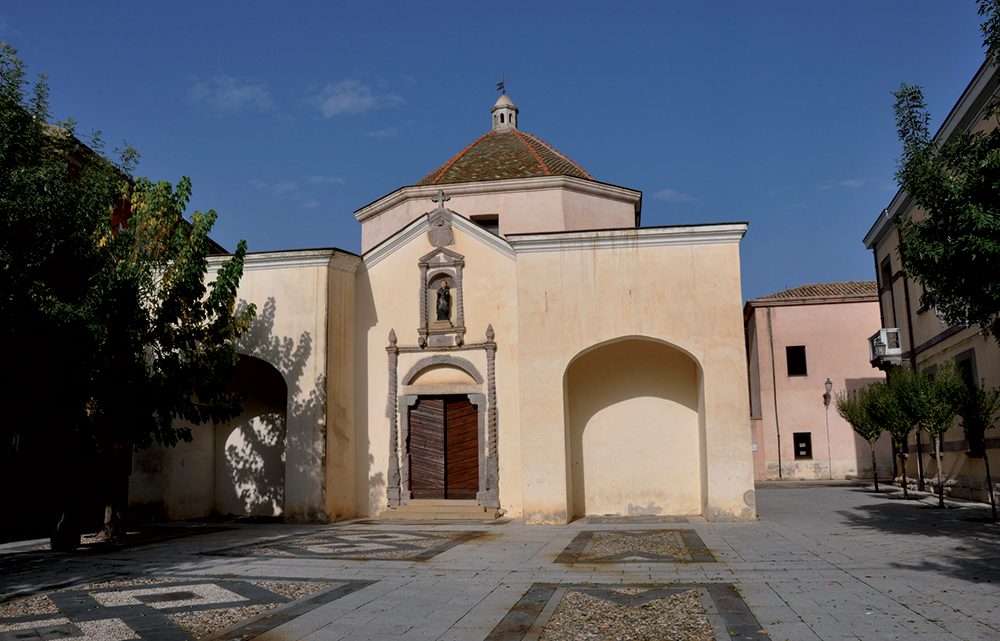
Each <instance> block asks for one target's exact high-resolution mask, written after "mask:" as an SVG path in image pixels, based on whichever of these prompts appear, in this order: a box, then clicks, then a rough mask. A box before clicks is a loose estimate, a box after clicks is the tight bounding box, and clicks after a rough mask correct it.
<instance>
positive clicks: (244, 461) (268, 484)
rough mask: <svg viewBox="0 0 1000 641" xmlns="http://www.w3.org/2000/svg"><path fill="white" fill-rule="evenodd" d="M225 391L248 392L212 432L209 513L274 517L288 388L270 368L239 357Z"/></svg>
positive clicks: (281, 482)
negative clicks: (212, 477) (212, 476)
mask: <svg viewBox="0 0 1000 641" xmlns="http://www.w3.org/2000/svg"><path fill="white" fill-rule="evenodd" d="M230 388H231V389H233V390H235V391H246V392H248V393H249V398H248V399H247V402H246V404H245V405H244V407H243V413H242V414H240V415H239V416H237V417H236V418H234V419H233V420H232V421H230V422H229V423H226V424H224V425H218V426H217V427H216V430H215V480H214V482H215V504H214V506H213V512H215V513H218V514H236V515H239V516H280V515H281V514H282V512H283V510H284V500H285V418H286V410H287V406H288V386H287V384H286V383H285V379H284V377H283V376H282V375H281V373H280V372H279V371H278V370H277V369H275V368H274V366H273V365H271V364H270V363H268V362H267V361H264V360H261V359H259V358H254V357H253V356H247V355H242V354H241V355H240V361H239V364H238V365H237V368H236V373H235V374H234V375H233V380H232V383H231V384H230Z"/></svg>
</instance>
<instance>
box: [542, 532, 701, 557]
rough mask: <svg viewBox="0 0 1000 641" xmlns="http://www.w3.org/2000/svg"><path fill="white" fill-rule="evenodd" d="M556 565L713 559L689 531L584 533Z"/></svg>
mask: <svg viewBox="0 0 1000 641" xmlns="http://www.w3.org/2000/svg"><path fill="white" fill-rule="evenodd" d="M555 562H556V563H714V562H715V557H713V556H712V553H711V552H709V551H708V548H707V547H705V543H704V542H703V541H702V540H701V537H700V536H698V533H697V532H695V531H694V530H692V529H678V530H636V531H631V532H623V531H614V530H611V531H608V530H604V531H601V530H584V531H583V532H580V533H579V534H577V535H576V537H575V538H574V539H573V540H572V541H571V542H570V544H569V545H567V546H566V549H565V550H563V551H562V553H561V554H560V555H559V556H558V557H557V558H556V560H555Z"/></svg>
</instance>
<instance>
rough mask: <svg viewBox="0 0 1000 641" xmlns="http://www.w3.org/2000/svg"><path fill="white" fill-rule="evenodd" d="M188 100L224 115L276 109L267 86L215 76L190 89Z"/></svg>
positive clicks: (197, 83)
mask: <svg viewBox="0 0 1000 641" xmlns="http://www.w3.org/2000/svg"><path fill="white" fill-rule="evenodd" d="M188 98H189V99H190V101H191V102H192V103H193V104H198V105H204V106H206V107H209V108H210V109H213V110H215V111H220V112H223V113H239V112H241V111H244V110H245V109H257V110H260V111H270V110H271V109H273V108H274V102H273V101H272V100H271V92H270V91H269V90H268V88H267V85H266V84H264V83H256V82H252V81H246V80H240V79H239V78H233V77H231V76H215V77H214V78H212V79H211V80H206V81H202V82H196V83H195V84H193V85H192V86H191V87H189V88H188Z"/></svg>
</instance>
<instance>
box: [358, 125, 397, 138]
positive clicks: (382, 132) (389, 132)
mask: <svg viewBox="0 0 1000 641" xmlns="http://www.w3.org/2000/svg"><path fill="white" fill-rule="evenodd" d="M365 135H366V136H368V137H369V138H395V137H396V128H395V127H386V128H385V129H379V130H378V131H371V132H369V133H367V134H365Z"/></svg>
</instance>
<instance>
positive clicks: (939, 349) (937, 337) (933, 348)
mask: <svg viewBox="0 0 1000 641" xmlns="http://www.w3.org/2000/svg"><path fill="white" fill-rule="evenodd" d="M998 83H1000V68H998V67H996V66H992V65H989V64H984V65H983V66H982V67H981V68H980V69H979V71H978V72H977V73H976V75H975V77H974V78H973V79H972V82H971V83H969V86H968V87H967V88H966V89H965V92H964V93H963V94H962V96H961V98H959V100H958V103H956V104H955V106H954V107H953V108H952V110H951V113H949V114H948V117H947V118H946V119H945V121H944V123H943V124H942V125H941V128H940V129H939V130H938V132H937V134H936V135H935V140H936V141H945V140H948V139H949V138H950V137H951V136H952V135H953V134H955V132H958V131H985V130H987V129H989V128H993V127H995V126H996V120H995V118H993V119H990V120H989V121H984V120H983V113H984V109H985V107H986V105H987V104H988V103H989V102H990V100H991V99H992V98H994V97H996V96H997V95H1000V90H998V86H1000V85H998ZM901 215H911V216H916V217H919V216H921V215H923V214H922V212H921V211H920V210H919V209H918V208H916V207H915V206H914V205H913V203H912V202H911V200H910V197H909V195H908V194H907V193H906V192H903V191H899V192H897V193H896V195H895V197H894V198H893V199H892V202H891V203H889V206H888V207H887V208H886V209H885V210H884V211H883V212H882V213H881V214H880V215H879V217H878V219H877V220H876V221H875V224H874V225H873V226H872V228H871V230H869V232H868V234H867V235H866V236H865V246H866V247H867V248H868V249H870V250H872V252H873V254H874V258H875V267H876V272H877V275H878V288H879V300H880V311H881V316H882V323H881V324H882V329H881V330H879V332H878V333H876V334H873V335H872V336H871V337H870V338H869V341H868V343H869V347H868V349H869V354H870V359H871V362H872V366H873V367H878V368H880V369H883V370H887V369H890V368H891V367H892V366H903V367H917V368H919V369H925V368H933V367H935V366H936V365H938V364H940V363H943V362H945V361H952V362H954V363H956V364H957V365H958V366H959V368H960V369H961V370H962V372H963V374H964V375H965V377H966V379H967V380H968V381H969V382H972V381H985V383H986V385H987V386H988V387H997V386H1000V350H998V347H997V343H996V341H995V340H994V339H993V338H987V337H985V336H983V335H982V334H981V333H980V331H979V327H977V326H972V327H965V326H956V327H950V326H948V325H947V324H946V323H944V322H943V321H942V320H941V319H940V318H939V317H938V316H937V314H935V312H934V309H931V308H927V307H924V306H922V305H921V303H920V295H921V293H922V288H921V286H920V285H919V284H917V283H914V282H913V281H912V280H910V279H909V278H907V277H906V275H905V274H904V273H903V271H902V266H901V264H900V260H899V249H898V248H899V231H898V229H897V227H896V220H897V218H898V217H899V216H901ZM942 440H943V443H942V447H941V449H942V457H941V458H942V460H941V471H942V475H943V477H944V484H945V488H944V491H945V493H947V494H950V495H951V496H956V497H961V498H973V499H977V500H982V501H989V494H988V493H987V491H986V484H985V480H984V479H985V477H986V470H985V463H984V461H983V458H982V455H981V453H978V452H970V447H969V442H968V440H967V439H966V435H965V433H964V430H963V429H962V428H961V426H959V425H958V423H957V422H956V425H955V426H954V427H952V428H951V429H950V430H948V432H947V433H946V434H945V435H944V437H943V439H942ZM907 449H908V452H909V456H908V457H907V463H906V468H907V475H908V477H909V481H910V482H911V483H912V484H913V485H914V486H915V487H918V488H919V489H926V490H928V491H931V490H933V491H937V486H936V484H937V478H936V477H937V462H936V461H935V458H934V444H933V442H931V441H930V439H929V437H928V436H927V435H926V434H923V433H922V432H915V433H914V434H912V435H911V436H910V439H909V442H908V443H907ZM986 452H987V454H988V455H989V456H991V457H993V458H994V460H996V456H997V454H1000V429H997V428H993V429H989V430H987V431H986ZM996 491H997V488H996V487H995V488H994V492H996Z"/></svg>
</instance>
